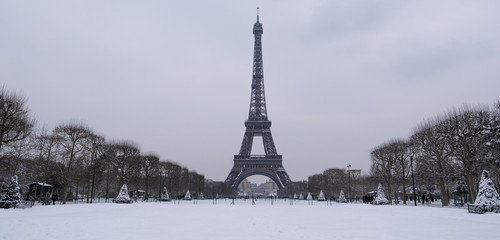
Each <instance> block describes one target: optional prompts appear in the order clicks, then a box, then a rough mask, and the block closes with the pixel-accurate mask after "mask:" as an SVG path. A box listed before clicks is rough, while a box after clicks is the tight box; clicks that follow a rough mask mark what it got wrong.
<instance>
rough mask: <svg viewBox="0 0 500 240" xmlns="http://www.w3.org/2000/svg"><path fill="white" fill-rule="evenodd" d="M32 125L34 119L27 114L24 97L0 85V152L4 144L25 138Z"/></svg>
mask: <svg viewBox="0 0 500 240" xmlns="http://www.w3.org/2000/svg"><path fill="white" fill-rule="evenodd" d="M34 125H35V120H34V119H33V118H31V117H30V115H29V109H28V108H27V106H26V99H25V98H24V97H22V96H20V95H18V94H16V93H15V92H11V91H9V90H7V89H6V88H5V86H2V87H0V154H1V153H2V150H3V149H2V148H3V147H4V146H5V145H6V144H10V143H14V142H17V141H20V140H23V139H25V138H27V137H28V136H29V135H30V134H31V131H32V129H33V127H34ZM0 160H2V156H1V155H0ZM0 163H1V162H0Z"/></svg>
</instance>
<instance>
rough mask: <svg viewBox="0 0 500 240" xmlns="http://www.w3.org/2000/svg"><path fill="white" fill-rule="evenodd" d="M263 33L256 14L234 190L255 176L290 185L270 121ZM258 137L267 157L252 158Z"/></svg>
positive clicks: (230, 177)
mask: <svg viewBox="0 0 500 240" xmlns="http://www.w3.org/2000/svg"><path fill="white" fill-rule="evenodd" d="M262 33H263V28H262V24H261V23H260V22H259V15H258V14H257V22H256V23H255V24H254V26H253V34H254V37H255V42H254V56H253V74H252V91H251V97H250V111H249V113H248V120H247V121H245V127H246V130H245V134H244V136H243V142H242V143H241V148H240V153H239V154H238V155H234V165H233V168H232V169H231V171H230V172H229V175H228V176H227V178H226V181H225V182H226V183H227V184H229V185H230V186H231V187H232V188H233V189H237V188H238V185H239V184H240V183H241V181H243V180H244V179H246V178H247V177H250V176H253V175H262V176H266V177H268V178H270V179H271V180H273V181H274V182H275V183H276V185H277V186H278V188H279V189H283V188H284V187H285V186H286V185H287V184H288V183H289V182H290V181H291V180H290V177H288V174H287V172H286V171H285V168H284V167H283V158H282V156H281V155H278V152H277V151H276V146H275V145H274V140H273V136H272V134H271V121H269V119H268V118H267V107H266V96H265V91H264V71H263V63H262V41H261V38H262ZM255 136H261V137H262V143H263V145H264V152H265V155H253V154H252V144H253V139H254V137H255Z"/></svg>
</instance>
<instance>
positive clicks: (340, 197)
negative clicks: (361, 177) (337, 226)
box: [337, 190, 347, 203]
mask: <svg viewBox="0 0 500 240" xmlns="http://www.w3.org/2000/svg"><path fill="white" fill-rule="evenodd" d="M337 202H341V203H346V202H347V199H346V198H345V194H344V190H340V194H339V198H338V199H337Z"/></svg>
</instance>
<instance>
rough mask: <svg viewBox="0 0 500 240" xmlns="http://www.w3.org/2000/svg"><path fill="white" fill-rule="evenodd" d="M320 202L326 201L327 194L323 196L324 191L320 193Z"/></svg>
mask: <svg viewBox="0 0 500 240" xmlns="http://www.w3.org/2000/svg"><path fill="white" fill-rule="evenodd" d="M318 201H326V198H325V194H323V190H320V191H319V195H318Z"/></svg>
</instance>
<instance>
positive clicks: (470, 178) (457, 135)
mask: <svg viewBox="0 0 500 240" xmlns="http://www.w3.org/2000/svg"><path fill="white" fill-rule="evenodd" d="M489 116H490V112H489V111H488V110H486V109H484V108H482V107H481V108H479V107H478V108H476V109H474V108H471V107H468V106H465V107H463V108H460V109H455V110H452V111H450V112H448V113H447V114H446V117H445V119H444V120H443V124H445V127H446V128H447V130H446V131H447V132H449V134H448V135H446V141H447V142H448V144H449V146H450V150H451V152H452V157H453V159H454V160H455V161H457V162H458V163H460V165H461V168H462V169H461V172H462V174H463V176H464V178H465V182H466V184H467V187H468V190H469V197H470V200H471V202H474V200H475V198H476V195H477V191H476V183H477V182H478V181H479V174H480V171H481V169H480V168H481V167H480V166H481V164H483V161H482V160H483V159H482V155H481V153H482V150H483V149H484V146H485V142H487V139H485V135H484V128H485V126H487V125H488V123H489Z"/></svg>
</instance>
